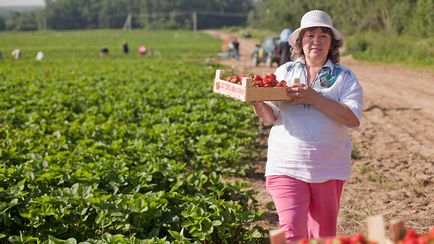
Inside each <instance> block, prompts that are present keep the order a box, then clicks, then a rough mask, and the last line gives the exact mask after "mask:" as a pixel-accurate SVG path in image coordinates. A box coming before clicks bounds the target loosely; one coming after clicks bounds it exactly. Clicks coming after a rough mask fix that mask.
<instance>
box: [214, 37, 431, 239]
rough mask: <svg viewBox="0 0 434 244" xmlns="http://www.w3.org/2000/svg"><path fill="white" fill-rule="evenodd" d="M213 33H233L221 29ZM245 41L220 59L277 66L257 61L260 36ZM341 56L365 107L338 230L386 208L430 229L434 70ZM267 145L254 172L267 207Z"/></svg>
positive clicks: (239, 66) (357, 227) (261, 70)
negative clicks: (255, 49)
mask: <svg viewBox="0 0 434 244" xmlns="http://www.w3.org/2000/svg"><path fill="white" fill-rule="evenodd" d="M207 33H208V34H210V35H213V36H215V37H216V38H222V39H224V38H228V36H227V35H225V34H222V33H218V32H216V31H207ZM239 41H240V53H241V58H240V60H239V61H236V60H232V59H221V60H219V62H220V63H222V64H225V65H228V66H231V67H232V68H233V69H234V70H237V71H238V72H240V73H244V72H246V71H251V72H254V73H257V74H265V73H267V72H273V71H274V69H275V68H276V67H273V68H267V67H265V66H264V65H262V66H260V67H253V65H252V62H251V58H250V54H251V52H252V50H253V47H254V44H255V43H254V40H250V39H241V38H240V39H239ZM341 61H342V62H341V63H342V64H343V65H345V66H348V67H350V68H351V69H352V71H353V72H354V73H355V74H356V76H357V77H358V79H359V81H360V82H361V84H362V86H363V88H364V99H365V108H364V113H363V116H362V125H361V127H360V128H358V129H355V130H352V132H351V135H352V138H353V144H354V146H355V148H356V149H357V150H358V151H359V153H360V158H359V159H356V160H353V171H352V175H351V179H350V180H349V181H348V182H347V184H346V186H345V190H344V193H343V196H342V206H341V212H340V217H339V226H338V232H339V234H353V233H356V232H364V231H365V226H364V219H365V218H366V217H367V216H370V215H374V214H382V215H384V217H385V220H386V221H390V220H392V219H404V220H405V223H406V225H407V226H408V227H412V228H414V229H415V230H416V231H417V232H427V231H428V229H429V227H430V226H434V70H413V69H408V68H405V67H403V66H398V65H377V64H375V65H374V64H368V63H363V62H359V61H356V60H354V59H352V58H351V57H344V58H342V60H341ZM265 143H266V142H265ZM264 150H265V149H264ZM264 153H265V152H262V153H261V155H262V157H260V158H262V160H260V162H258V164H257V168H258V174H257V176H256V177H252V178H250V179H249V180H250V181H251V182H252V187H253V188H254V189H255V190H256V191H258V195H257V199H258V200H259V201H260V202H261V205H262V206H263V208H264V209H266V205H267V204H268V203H270V202H271V201H272V200H271V198H270V197H269V196H268V194H267V193H266V191H265V188H264V185H265V184H264V177H263V168H264V165H265V161H264V159H263V156H264ZM266 216H268V217H269V218H268V219H269V220H268V222H267V223H266V227H268V228H270V229H275V228H278V220H277V215H276V214H275V213H274V212H273V211H268V210H266Z"/></svg>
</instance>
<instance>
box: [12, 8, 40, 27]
mask: <svg viewBox="0 0 434 244" xmlns="http://www.w3.org/2000/svg"><path fill="white" fill-rule="evenodd" d="M6 28H7V29H8V30H18V31H34V30H37V29H38V22H37V19H36V12H34V11H32V12H12V13H11V18H9V19H7V20H6Z"/></svg>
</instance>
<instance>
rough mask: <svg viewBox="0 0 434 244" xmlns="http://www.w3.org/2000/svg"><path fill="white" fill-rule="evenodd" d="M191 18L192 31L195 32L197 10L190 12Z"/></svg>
mask: <svg viewBox="0 0 434 244" xmlns="http://www.w3.org/2000/svg"><path fill="white" fill-rule="evenodd" d="M191 15H192V16H191V18H192V19H193V31H194V32H196V31H197V12H196V11H193V13H192V14H191Z"/></svg>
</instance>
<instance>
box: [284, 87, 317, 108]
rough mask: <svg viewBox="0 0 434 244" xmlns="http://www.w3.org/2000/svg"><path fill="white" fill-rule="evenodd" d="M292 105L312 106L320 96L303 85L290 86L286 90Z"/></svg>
mask: <svg viewBox="0 0 434 244" xmlns="http://www.w3.org/2000/svg"><path fill="white" fill-rule="evenodd" d="M286 92H287V93H288V96H290V97H292V98H293V99H294V100H293V101H294V103H297V104H298V103H304V104H314V103H315V101H316V100H317V99H318V96H320V94H319V93H318V92H316V91H315V90H314V89H312V88H311V87H310V86H306V85H305V84H292V85H291V86H289V87H288V88H287V89H286Z"/></svg>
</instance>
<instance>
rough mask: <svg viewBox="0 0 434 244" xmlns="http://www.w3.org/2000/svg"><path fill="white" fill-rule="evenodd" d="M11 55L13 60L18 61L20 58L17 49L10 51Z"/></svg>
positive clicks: (19, 51) (19, 52)
mask: <svg viewBox="0 0 434 244" xmlns="http://www.w3.org/2000/svg"><path fill="white" fill-rule="evenodd" d="M11 55H12V57H13V58H14V59H15V60H18V59H20V58H21V50H20V49H18V48H17V49H14V50H13V51H12V53H11Z"/></svg>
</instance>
